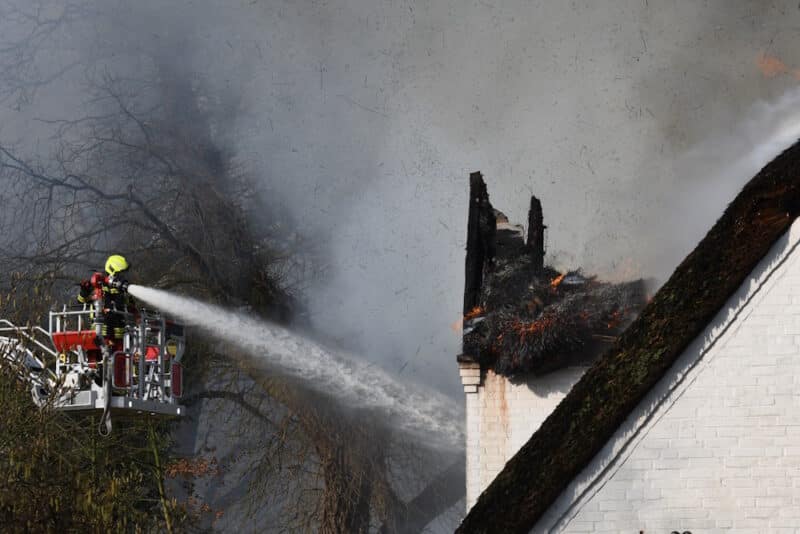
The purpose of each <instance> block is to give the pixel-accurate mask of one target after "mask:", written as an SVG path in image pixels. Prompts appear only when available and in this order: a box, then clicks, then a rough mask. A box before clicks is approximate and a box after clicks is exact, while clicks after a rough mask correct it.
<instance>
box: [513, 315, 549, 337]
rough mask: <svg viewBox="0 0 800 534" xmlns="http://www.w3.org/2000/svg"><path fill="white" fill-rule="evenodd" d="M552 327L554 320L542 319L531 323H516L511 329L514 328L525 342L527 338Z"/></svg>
mask: <svg viewBox="0 0 800 534" xmlns="http://www.w3.org/2000/svg"><path fill="white" fill-rule="evenodd" d="M552 325H553V320H552V319H550V318H542V319H537V320H535V321H531V322H524V321H514V323H513V324H512V325H511V328H513V329H514V330H516V331H517V332H518V333H519V335H520V338H521V340H524V339H525V337H526V336H529V335H535V334H539V333H541V332H544V331H545V330H546V329H548V328H550V327H551V326H552Z"/></svg>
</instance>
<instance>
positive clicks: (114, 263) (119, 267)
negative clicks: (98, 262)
mask: <svg viewBox="0 0 800 534" xmlns="http://www.w3.org/2000/svg"><path fill="white" fill-rule="evenodd" d="M128 267H129V265H128V260H126V259H125V258H124V257H122V256H120V255H119V254H114V255H113V256H109V257H108V259H107V260H106V272H107V273H108V275H109V276H113V275H115V274H117V273H121V272H125V271H127V270H128Z"/></svg>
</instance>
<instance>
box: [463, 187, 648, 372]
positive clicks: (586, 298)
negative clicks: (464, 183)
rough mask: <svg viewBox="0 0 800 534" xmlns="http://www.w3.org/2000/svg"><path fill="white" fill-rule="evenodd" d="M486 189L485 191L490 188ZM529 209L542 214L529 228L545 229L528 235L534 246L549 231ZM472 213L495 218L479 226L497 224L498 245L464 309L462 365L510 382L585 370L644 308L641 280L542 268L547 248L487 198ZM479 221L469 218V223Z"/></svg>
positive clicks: (483, 218) (495, 230) (483, 188)
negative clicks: (479, 367) (472, 364)
mask: <svg viewBox="0 0 800 534" xmlns="http://www.w3.org/2000/svg"><path fill="white" fill-rule="evenodd" d="M473 185H474V184H473ZM481 185H483V184H482V181H481ZM481 189H482V191H485V185H483V187H482V188H481ZM531 206H539V210H538V216H537V217H529V224H533V223H532V222H530V221H538V222H537V224H539V225H541V226H540V228H535V229H533V230H531V229H530V228H529V229H528V236H529V241H530V236H532V235H533V236H537V239H538V238H540V237H541V236H542V235H543V231H544V225H543V224H542V217H541V207H540V206H541V205H540V204H539V201H538V200H537V199H536V198H535V197H534V198H533V199H532V201H531ZM472 209H475V210H478V209H483V210H486V211H488V210H492V214H493V216H492V217H488V216H486V217H482V218H481V220H485V221H495V222H494V224H495V226H496V228H493V229H492V230H494V231H493V232H491V234H493V235H495V236H496V237H495V239H496V241H497V244H496V246H495V247H493V250H495V251H496V255H495V256H494V257H493V258H492V261H491V262H486V263H484V264H483V268H482V273H481V275H482V276H481V278H482V280H481V285H480V286H479V288H478V291H477V292H475V293H474V296H473V297H472V298H471V299H470V303H471V304H472V307H471V308H470V309H469V310H465V317H464V340H463V354H462V356H461V358H462V360H463V359H469V360H473V361H478V362H480V363H481V364H482V366H483V367H486V368H492V369H493V370H494V371H495V372H497V373H498V374H502V375H505V376H513V375H516V374H523V373H529V374H534V375H541V374H545V373H548V372H551V371H554V370H557V369H560V368H563V367H566V366H569V365H575V364H585V363H588V362H590V361H591V360H593V359H594V358H595V357H596V356H598V355H599V354H600V353H601V352H602V351H603V350H605V349H606V348H607V347H609V346H610V345H611V344H612V343H613V342H614V341H616V338H617V336H618V335H619V334H620V333H621V332H622V331H623V330H624V329H625V328H626V327H627V326H628V325H629V324H630V323H631V321H633V319H635V318H636V316H637V315H638V313H639V311H640V310H641V309H642V308H643V307H644V305H645V303H646V294H645V285H644V283H643V281H641V280H639V281H634V282H627V283H622V284H612V283H608V282H601V281H598V280H597V279H595V278H594V277H586V276H584V275H583V274H582V273H581V272H579V271H575V272H570V273H563V274H562V273H559V272H558V271H555V270H554V269H552V268H550V267H546V266H544V265H543V263H542V257H543V254H544V252H543V247H542V246H541V245H539V246H535V244H533V245H532V244H531V243H528V244H527V245H526V244H525V243H524V241H523V239H522V235H523V232H522V229H521V228H519V227H516V226H512V225H510V224H508V221H507V219H506V218H505V216H504V215H502V214H501V213H499V212H497V211H494V210H493V208H492V207H491V204H489V203H488V195H487V196H486V201H485V203H484V204H483V205H480V206H475V207H472V206H471V210H472ZM477 219H478V216H477V215H476V214H475V213H471V214H470V220H477ZM470 231H472V228H471V229H470ZM475 231H476V232H477V231H480V229H476V230H475ZM489 234H490V232H488V231H486V230H483V231H482V232H481V235H489ZM468 252H469V251H468ZM468 269H469V264H468ZM473 269H474V266H473ZM471 290H472V291H473V292H474V291H475V288H471ZM465 303H466V300H465Z"/></svg>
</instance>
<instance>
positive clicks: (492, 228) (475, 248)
mask: <svg viewBox="0 0 800 534" xmlns="http://www.w3.org/2000/svg"><path fill="white" fill-rule="evenodd" d="M495 232H496V221H495V217H494V210H493V209H492V205H491V203H490V202H489V193H488V191H487V190H486V183H485V182H484V181H483V176H482V175H481V173H480V171H477V172H473V173H471V174H470V175H469V215H468V219H467V259H466V265H465V273H464V274H465V276H464V315H466V314H467V313H469V311H470V310H472V309H473V308H475V307H476V306H478V302H479V299H480V293H481V286H482V285H483V272H484V269H485V268H486V266H487V265H489V264H491V262H492V260H493V259H494V255H495Z"/></svg>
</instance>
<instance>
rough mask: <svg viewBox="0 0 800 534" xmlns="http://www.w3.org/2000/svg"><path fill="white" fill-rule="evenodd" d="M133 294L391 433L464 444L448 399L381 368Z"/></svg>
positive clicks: (191, 307) (149, 294)
mask: <svg viewBox="0 0 800 534" xmlns="http://www.w3.org/2000/svg"><path fill="white" fill-rule="evenodd" d="M128 291H129V292H130V293H131V295H133V296H135V297H136V298H137V299H139V300H141V301H143V302H146V303H148V304H151V305H153V306H154V307H156V308H158V309H159V310H161V311H163V312H166V313H169V314H172V315H174V316H175V317H179V318H181V319H183V320H184V321H186V322H188V323H191V324H194V325H198V326H202V327H203V328H204V329H206V331H208V332H209V333H210V334H211V335H213V336H214V337H216V338H219V339H222V340H225V341H227V342H229V343H231V344H232V345H235V346H236V347H238V348H240V349H242V350H244V351H246V352H247V353H248V354H249V355H250V356H252V357H253V358H256V359H257V360H259V361H261V362H263V363H264V364H267V365H269V366H271V367H272V368H274V369H276V370H277V371H279V372H280V373H282V374H284V375H287V376H290V377H294V378H298V379H300V380H302V381H303V383H304V384H306V385H307V386H308V387H309V388H310V389H313V390H315V391H318V392H320V393H323V394H325V395H327V396H329V397H333V398H335V399H337V400H338V401H339V402H340V403H342V405H344V406H346V407H349V408H367V409H375V410H379V411H380V412H382V414H383V415H384V416H388V418H389V419H390V420H391V425H392V428H393V429H396V430H402V431H404V432H406V433H410V434H415V435H418V436H424V437H425V438H426V440H428V441H431V442H432V444H433V445H435V446H441V447H447V448H453V447H462V446H463V444H464V434H463V432H464V431H463V416H462V413H461V411H460V410H459V409H458V407H457V405H456V404H455V402H453V401H452V400H451V399H449V398H448V397H445V396H444V395H442V394H440V393H437V392H434V391H429V390H424V389H422V388H418V387H412V386H409V385H406V384H402V383H400V382H398V381H397V380H395V379H394V378H392V377H391V376H389V375H388V374H387V373H386V372H384V371H383V370H381V369H379V368H375V367H372V366H368V365H365V364H363V363H361V362H358V361H356V360H354V359H352V358H348V357H346V356H344V355H342V354H337V353H335V352H333V351H331V350H329V349H327V348H324V347H322V346H321V345H319V344H318V343H316V342H314V341H311V340H309V339H307V338H305V337H303V336H301V335H298V334H296V333H294V332H291V331H289V330H287V329H285V328H283V327H280V326H278V325H276V324H273V323H269V322H266V321H263V320H261V319H257V318H254V317H250V316H246V315H244V314H242V313H239V312H235V311H231V310H227V309H224V308H221V307H219V306H214V305H211V304H207V303H204V302H201V301H198V300H195V299H192V298H188V297H183V296H179V295H175V294H172V293H169V292H166V291H162V290H158V289H153V288H149V287H144V286H140V285H135V284H131V285H130V286H129V288H128Z"/></svg>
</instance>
